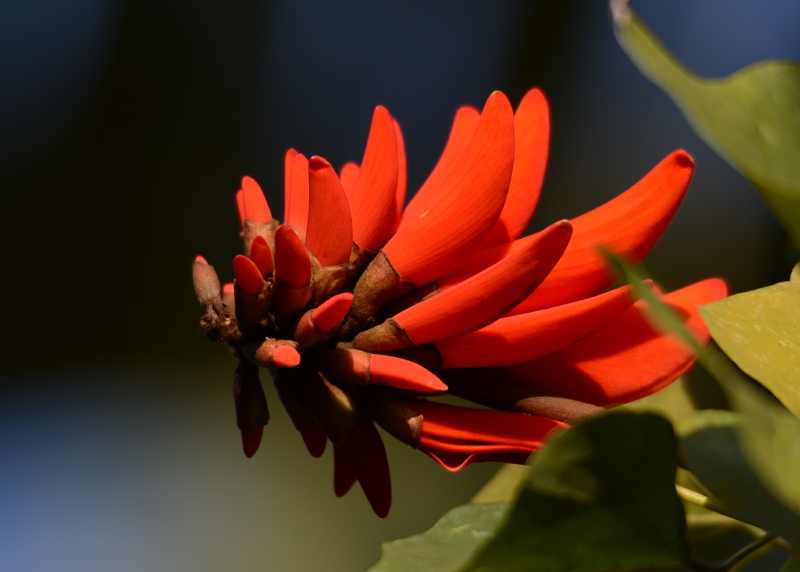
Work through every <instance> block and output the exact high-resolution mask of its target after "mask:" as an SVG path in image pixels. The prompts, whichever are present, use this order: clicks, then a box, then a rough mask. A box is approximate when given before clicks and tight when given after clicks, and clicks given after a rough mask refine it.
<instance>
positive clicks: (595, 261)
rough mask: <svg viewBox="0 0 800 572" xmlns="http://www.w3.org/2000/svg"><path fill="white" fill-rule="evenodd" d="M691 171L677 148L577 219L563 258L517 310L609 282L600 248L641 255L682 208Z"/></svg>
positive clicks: (565, 298) (631, 256) (585, 293)
mask: <svg viewBox="0 0 800 572" xmlns="http://www.w3.org/2000/svg"><path fill="white" fill-rule="evenodd" d="M693 172H694V160H693V159H692V157H691V156H690V155H689V154H688V153H686V151H681V150H679V151H674V152H673V153H671V154H670V155H668V156H667V157H666V158H664V159H663V160H662V161H661V162H660V163H659V164H658V165H656V166H655V167H654V168H653V169H652V170H651V171H650V172H649V173H648V174H647V175H645V176H644V178H642V179H641V180H640V181H639V182H638V183H636V184H635V185H633V186H632V187H631V188H630V189H628V190H627V191H625V192H624V193H622V194H621V195H619V196H618V197H616V198H615V199H613V200H611V201H609V202H607V203H606V204H604V205H602V206H600V207H598V208H596V209H594V210H591V211H589V212H587V213H585V214H583V215H581V216H579V217H577V218H575V219H573V220H572V225H573V228H574V229H575V232H574V235H573V237H572V241H571V242H570V244H569V246H568V247H567V251H566V252H565V253H564V256H563V258H562V259H561V261H559V263H558V264H557V265H556V267H555V268H554V269H553V272H551V273H550V275H549V276H548V277H547V279H546V280H545V281H544V282H543V283H542V285H541V286H540V287H539V288H537V289H536V291H535V292H533V293H532V294H531V295H530V296H529V297H528V298H527V299H526V300H525V301H524V302H522V303H521V304H520V305H519V306H518V307H517V308H516V309H515V310H514V311H513V313H521V312H530V311H531V310H538V309H540V308H547V307H549V306H555V305H557V304H563V303H565V302H571V301H573V300H577V299H579V298H583V297H585V296H588V295H591V294H593V293H595V292H598V291H600V290H602V289H603V288H605V287H607V286H608V285H609V284H610V283H611V281H612V277H611V275H610V274H609V271H608V269H607V267H606V264H605V262H604V260H603V258H602V257H601V256H600V255H599V254H598V253H597V248H598V247H599V246H605V247H607V248H609V249H610V250H612V251H614V252H616V253H618V254H620V255H622V256H625V257H627V258H629V259H631V260H634V261H638V260H641V259H642V258H643V257H644V256H645V254H647V252H648V251H649V250H650V249H651V248H652V247H653V245H654V244H655V243H656V241H657V240H658V238H659V237H660V236H661V234H662V233H663V232H664V230H665V229H666V228H667V225H668V224H669V222H670V220H672V217H673V215H674V214H675V212H676V211H677V210H678V206H680V203H681V200H682V199H683V197H684V195H685V194H686V189H687V188H688V186H689V181H690V180H691V178H692V173H693Z"/></svg>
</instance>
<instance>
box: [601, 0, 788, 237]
mask: <svg viewBox="0 0 800 572" xmlns="http://www.w3.org/2000/svg"><path fill="white" fill-rule="evenodd" d="M611 9H612V14H613V17H614V23H615V29H616V34H617V38H618V40H619V43H620V45H621V46H622V48H623V49H624V50H625V51H626V52H627V54H628V55H629V56H630V58H631V59H632V60H633V62H634V63H635V64H636V66H637V67H638V68H639V69H640V70H641V71H642V73H643V74H644V75H646V76H647V77H648V78H650V79H651V80H652V81H653V82H654V83H655V84H656V85H658V86H659V87H661V88H662V89H663V90H664V91H666V92H667V94H668V95H669V96H670V97H671V98H672V99H673V100H674V101H675V103H676V104H677V105H678V107H680V108H681V110H682V111H683V113H684V115H686V118H687V119H688V120H689V123H691V124H692V126H693V127H694V128H695V130H696V131H697V132H698V133H699V134H700V135H701V136H702V137H703V138H704V139H705V140H706V141H707V142H708V143H709V144H710V145H711V146H712V147H714V148H715V149H716V150H717V151H718V152H719V153H720V154H721V155H722V156H723V157H725V158H726V159H727V160H728V161H729V162H730V163H731V164H732V165H733V166H734V167H735V168H736V169H738V170H739V171H740V172H741V173H743V174H744V175H745V176H746V177H748V178H749V179H750V180H751V181H753V182H754V183H755V185H756V186H757V187H759V189H761V190H762V191H763V193H764V195H765V197H766V199H767V202H768V203H769V204H770V206H771V207H772V210H773V212H774V213H775V214H776V216H777V217H778V218H779V219H781V221H782V222H783V224H784V225H785V226H786V228H787V230H788V231H789V233H790V234H791V236H792V238H793V240H794V242H795V244H798V245H800V161H798V160H797V158H798V157H800V65H798V64H797V63H793V62H786V61H766V62H760V63H757V64H754V65H751V66H748V67H745V68H743V69H741V70H739V71H737V72H736V73H734V74H732V75H730V76H727V77H724V78H703V77H699V76H697V75H695V74H693V73H691V72H690V71H688V70H687V69H686V68H684V67H683V66H682V65H681V64H680V63H679V62H678V61H677V60H675V58H674V57H673V56H672V55H671V54H670V53H669V52H668V51H667V50H666V48H665V47H664V46H663V45H662V44H661V43H660V42H659V41H658V39H656V38H655V36H654V35H653V34H652V32H650V30H649V29H648V28H647V26H645V24H644V23H643V22H642V21H641V20H639V18H638V17H637V16H636V15H635V14H634V13H633V11H632V10H631V9H630V7H629V6H628V2H627V1H625V0H612V1H611Z"/></svg>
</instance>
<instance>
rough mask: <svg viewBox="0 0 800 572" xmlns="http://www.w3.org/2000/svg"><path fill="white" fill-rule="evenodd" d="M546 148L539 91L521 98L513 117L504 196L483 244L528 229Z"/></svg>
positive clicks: (546, 117)
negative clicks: (511, 162)
mask: <svg viewBox="0 0 800 572" xmlns="http://www.w3.org/2000/svg"><path fill="white" fill-rule="evenodd" d="M549 147H550V107H549V106H548V104H547V99H546V98H545V96H544V93H542V91H541V90H540V89H532V90H530V91H529V92H528V93H526V94H525V96H524V97H523V98H522V101H521V102H520V104H519V107H518V108H517V111H516V113H515V114H514V169H513V171H512V172H511V182H510V183H509V185H508V196H507V197H506V203H505V205H503V211H502V212H501V213H500V218H498V220H497V223H496V224H495V226H494V228H492V230H491V231H489V236H488V237H487V242H503V241H508V240H511V239H515V238H517V237H518V236H519V235H521V234H522V233H523V232H524V231H525V229H526V228H527V226H528V222H530V220H531V216H533V211H534V210H536V204H537V203H538V202H539V194H540V193H541V191H542V183H543V182H544V173H545V169H546V167H547V155H548V150H549Z"/></svg>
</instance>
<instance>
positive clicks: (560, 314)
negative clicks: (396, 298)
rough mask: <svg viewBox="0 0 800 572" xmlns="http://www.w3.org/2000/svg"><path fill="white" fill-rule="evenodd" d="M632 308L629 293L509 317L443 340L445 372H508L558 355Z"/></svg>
mask: <svg viewBox="0 0 800 572" xmlns="http://www.w3.org/2000/svg"><path fill="white" fill-rule="evenodd" d="M631 304H633V298H632V297H631V295H630V287H629V286H623V287H621V288H617V289H616V290H612V291H610V292H604V293H603V294H598V295H597V296H594V297H592V298H587V299H585V300H579V301H577V302H571V303H569V304H564V305H561V306H554V307H552V308H546V309H544V310H538V311H536V312H529V313H526V314H517V315H515V316H507V317H505V318H501V319H499V320H497V321H496V322H494V323H492V324H490V325H488V326H486V327H485V328H481V329H480V330H477V331H474V332H469V333H467V334H464V335H461V336H457V337H454V338H449V339H446V340H441V341H439V342H437V343H436V349H437V350H438V351H439V355H440V356H441V357H442V367H444V368H467V367H491V366H505V365H512V364H516V363H521V362H524V361H528V360H532V359H536V358H538V357H541V356H543V355H547V354H549V353H551V352H554V351H557V350H560V349H561V348H563V347H566V346H568V345H569V344H571V343H572V342H574V341H576V340H578V339H580V338H582V337H583V336H585V335H587V334H589V333H590V332H592V331H593V330H596V329H597V328H599V327H601V326H603V325H604V324H606V323H607V322H608V321H609V320H610V319H612V318H613V317H614V316H618V315H620V314H621V313H623V312H624V311H625V310H626V309H627V308H628V307H630V306H631Z"/></svg>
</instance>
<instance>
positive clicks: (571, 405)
mask: <svg viewBox="0 0 800 572" xmlns="http://www.w3.org/2000/svg"><path fill="white" fill-rule="evenodd" d="M513 408H514V409H515V410H517V411H522V412H523V413H528V414H530V415H541V416H543V417H550V418H551V419H558V420H559V421H566V422H570V421H574V420H576V419H581V418H583V417H588V416H589V415H595V414H597V413H600V412H601V411H603V408H602V407H598V406H597V405H594V404H592V403H586V402H584V401H577V400H575V399H568V398H566V397H553V396H549V395H540V396H536V397H526V398H525V399H520V400H519V401H517V402H516V403H515V404H514V406H513Z"/></svg>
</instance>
